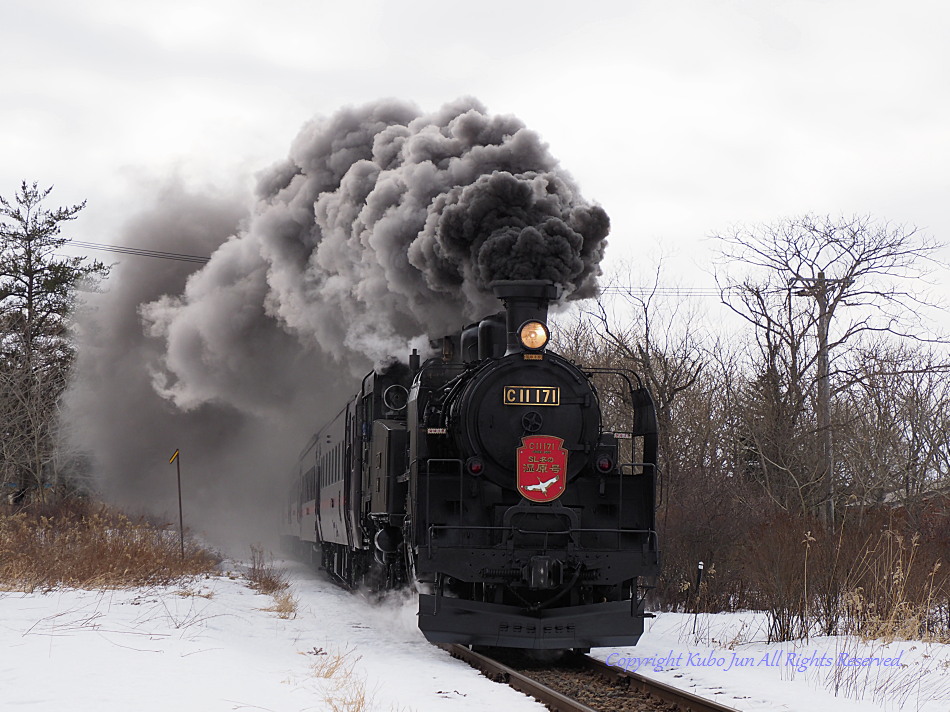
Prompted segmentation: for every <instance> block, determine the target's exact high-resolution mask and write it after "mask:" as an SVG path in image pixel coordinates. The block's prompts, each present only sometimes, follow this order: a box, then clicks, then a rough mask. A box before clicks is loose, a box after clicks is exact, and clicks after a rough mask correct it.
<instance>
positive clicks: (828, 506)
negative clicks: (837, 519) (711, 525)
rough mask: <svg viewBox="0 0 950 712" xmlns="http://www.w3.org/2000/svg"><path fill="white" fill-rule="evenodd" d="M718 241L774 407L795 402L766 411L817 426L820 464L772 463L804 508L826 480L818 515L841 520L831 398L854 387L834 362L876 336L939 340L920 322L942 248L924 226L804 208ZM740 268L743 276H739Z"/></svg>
mask: <svg viewBox="0 0 950 712" xmlns="http://www.w3.org/2000/svg"><path fill="white" fill-rule="evenodd" d="M715 238H716V239H717V240H718V242H719V250H720V257H721V267H722V269H721V270H720V273H719V275H718V276H717V279H718V280H719V284H720V289H721V293H722V297H723V302H724V303H725V304H726V305H727V306H729V307H730V308H731V309H732V310H733V311H734V312H735V313H736V314H738V315H739V316H741V317H742V318H743V319H745V320H746V321H747V322H748V323H749V324H751V325H752V327H753V329H754V331H755V334H756V339H757V343H758V347H759V354H758V363H759V368H760V371H761V373H762V374H763V378H764V379H765V382H766V386H767V387H770V388H772V391H773V393H774V394H775V395H776V397H775V398H773V399H772V401H773V404H779V403H781V404H784V405H785V406H788V407H786V408H771V409H770V415H767V417H774V418H789V417H790V416H791V417H794V418H796V419H800V422H801V423H802V425H803V426H804V427H806V428H807V425H806V423H807V422H808V421H812V422H813V423H814V437H813V440H814V444H816V445H817V451H818V459H817V463H816V464H814V465H813V464H810V463H813V462H814V460H813V458H812V457H808V456H807V450H809V449H811V450H814V448H811V447H806V448H805V452H799V453H798V455H799V456H798V458H797V462H796V461H795V460H796V458H792V457H785V458H783V459H784V460H785V462H777V461H776V462H772V463H771V464H773V465H776V466H778V467H784V468H785V474H786V476H787V477H786V480H787V481H791V482H797V483H799V484H800V485H801V492H802V497H801V498H800V499H801V503H802V505H803V506H805V507H809V506H812V505H813V504H814V500H815V499H816V488H815V484H816V481H818V482H820V488H818V490H817V492H818V494H817V499H818V500H819V501H820V502H821V506H820V507H818V509H819V513H820V514H821V516H822V518H823V520H824V521H825V523H826V524H827V525H829V526H833V523H834V500H835V487H834V485H835V464H834V462H835V461H834V450H833V426H832V422H831V410H832V398H833V391H834V390H835V388H838V389H841V388H843V387H846V385H847V384H846V383H844V382H843V377H844V375H845V373H844V372H843V371H838V370H837V367H836V363H835V361H836V359H838V357H840V356H841V355H842V354H843V353H844V352H846V351H847V349H848V348H852V347H854V346H855V345H856V344H857V343H859V342H860V341H862V340H864V339H866V337H868V336H870V335H873V334H893V335H899V336H902V337H907V338H914V339H919V340H927V339H934V340H936V337H932V336H931V335H930V334H929V333H928V330H927V329H926V327H925V326H924V324H923V322H922V320H921V314H922V313H924V312H926V311H927V308H928V307H930V306H932V303H931V301H930V300H929V299H928V297H927V295H925V294H922V293H921V291H920V287H921V286H922V285H925V284H926V283H925V281H924V280H923V278H924V277H925V276H926V275H927V274H928V273H929V271H930V269H931V268H933V267H935V266H939V265H940V263H939V261H938V260H937V257H936V254H937V251H938V250H939V249H940V248H941V247H942V246H941V245H940V244H939V243H937V242H936V241H934V240H933V239H931V238H928V237H926V236H925V235H923V234H922V233H920V232H919V231H918V230H917V229H916V228H912V227H905V226H899V225H898V226H895V225H891V224H889V223H886V222H885V223H880V222H876V221H874V220H872V219H871V218H869V217H866V216H857V217H851V218H837V219H832V218H829V217H816V216H813V215H806V216H804V217H801V218H797V219H791V220H783V221H781V222H778V223H775V224H773V225H766V226H759V227H754V228H750V229H747V228H740V229H737V230H735V231H733V232H731V233H729V234H724V235H716V236H715ZM737 270H738V271H740V272H742V273H743V276H735V272H736V271H737ZM852 375H853V374H852ZM789 408H791V411H790V410H789ZM762 432H763V433H765V434H766V437H767V438H769V439H770V440H771V442H759V443H758V449H759V452H760V453H764V451H766V450H767V449H769V448H772V449H779V448H782V447H783V443H781V442H778V441H777V440H772V438H771V436H769V435H768V430H767V429H766V430H763V431H762ZM788 445H789V444H788V443H785V446H788ZM802 445H805V443H802ZM786 454H788V453H787V447H786ZM766 459H767V458H766V457H765V456H764V455H763V460H762V462H763V463H764V462H765V461H766ZM806 494H807V496H805V495H806Z"/></svg>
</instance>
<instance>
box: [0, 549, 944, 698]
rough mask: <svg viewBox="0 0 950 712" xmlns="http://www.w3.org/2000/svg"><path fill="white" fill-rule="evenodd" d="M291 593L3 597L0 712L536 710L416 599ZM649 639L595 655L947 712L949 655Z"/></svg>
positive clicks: (742, 618)
mask: <svg viewBox="0 0 950 712" xmlns="http://www.w3.org/2000/svg"><path fill="white" fill-rule="evenodd" d="M290 580H291V584H292V592H293V595H294V596H295V597H296V599H297V602H298V604H297V613H296V617H293V618H289V619H288V618H280V617H279V616H278V614H277V613H276V612H273V611H268V610H266V609H267V608H269V607H271V606H272V605H273V599H271V598H270V597H268V596H264V595H261V594H258V593H255V592H254V591H252V590H251V589H249V588H248V587H247V586H246V585H245V582H244V581H243V579H242V577H241V576H240V575H238V574H234V575H232V576H231V577H229V576H218V577H213V578H208V579H202V580H199V581H197V582H195V583H193V584H190V585H187V586H183V587H177V588H167V589H149V590H145V589H136V590H130V591H107V592H93V591H76V590H55V591H52V592H50V593H45V594H43V593H33V594H22V593H0V650H2V653H0V709H21V708H29V709H33V710H39V711H43V712H45V711H47V710H49V711H52V710H56V711H57V712H58V711H59V710H63V709H69V710H70V712H81V711H82V710H96V711H97V712H112V711H113V710H114V711H115V712H118V711H119V710H121V711H122V712H125V711H126V710H129V709H136V710H163V711H164V710H202V711H214V710H271V711H273V712H278V711H284V710H287V711H291V710H293V711H297V710H365V711H366V712H369V710H380V711H381V712H389V711H393V712H396V711H403V710H405V711H406V712H408V711H409V710H413V711H415V712H430V711H432V710H457V711H459V712H467V711H469V710H506V711H507V710H514V711H517V710H534V711H540V710H542V709H543V708H542V707H541V706H540V705H538V704H537V703H535V702H533V701H532V700H529V699H528V698H525V697H523V696H522V695H520V694H519V693H517V692H515V691H513V690H511V689H510V688H508V687H506V686H504V685H499V684H496V683H493V682H490V681H489V680H487V679H486V678H484V677H482V676H481V675H480V674H479V673H477V672H476V671H474V670H472V669H471V668H469V667H468V666H466V665H465V664H464V663H461V662H458V661H456V660H453V659H452V658H451V657H449V656H448V655H447V654H446V653H444V652H442V651H441V650H439V649H437V648H435V647H434V646H431V645H429V644H428V643H426V641H425V640H424V638H423V637H422V635H421V634H420V633H419V631H418V629H417V628H416V626H415V605H414V603H413V602H412V601H411V600H408V599H406V598H404V599H393V600H390V601H388V602H387V603H385V604H373V603H370V602H368V601H366V600H364V599H363V598H361V597H359V596H354V595H351V594H349V593H346V592H345V591H342V590H341V589H339V588H337V587H336V586H334V585H332V584H330V583H329V582H327V581H325V580H323V579H321V578H320V577H319V576H317V575H315V574H312V573H310V572H308V571H306V570H304V569H303V568H301V567H298V566H296V565H291V571H290ZM647 625H648V632H647V634H646V635H645V636H644V638H643V640H642V642H641V645H640V646H637V647H636V648H621V649H606V648H604V649H599V650H595V651H594V653H595V655H596V656H597V657H599V658H601V659H604V660H608V661H610V662H611V663H613V664H619V665H621V666H626V667H628V668H630V669H634V668H636V667H639V668H640V672H643V673H644V674H646V675H648V676H650V677H654V678H657V679H659V680H662V681H664V682H667V683H669V684H674V685H678V686H681V687H685V688H686V689H689V690H692V691H694V692H696V693H698V694H702V695H714V696H715V697H716V699H718V700H719V701H721V702H723V703H725V704H728V705H731V706H734V707H736V708H738V709H742V710H809V711H811V710H825V709H835V710H839V709H840V710H855V711H862V712H863V711H867V712H871V711H876V710H881V709H905V710H908V709H909V710H913V709H918V708H919V709H920V710H924V711H926V712H937V711H938V710H939V711H940V712H945V711H946V710H947V709H948V706H950V702H948V700H950V646H946V645H924V644H921V643H893V644H891V645H889V646H883V645H880V644H873V643H872V644H857V643H854V642H853V641H849V640H847V639H844V638H830V639H829V638H816V639H812V640H811V641H810V642H809V643H807V644H806V643H803V642H799V643H796V644H783V645H766V644H764V643H761V642H755V641H757V640H758V641H761V640H763V639H764V629H763V626H764V619H763V618H762V617H761V616H759V615H753V614H748V615H728V616H726V615H723V616H711V617H707V618H705V619H704V618H702V617H701V618H700V619H699V621H698V629H697V634H696V635H694V634H693V633H692V626H693V618H692V617H691V616H684V615H678V614H661V615H660V616H659V617H658V618H657V619H655V620H653V621H648V623H647ZM734 654H735V655H734ZM842 654H844V655H846V657H845V658H842V657H841V656H842ZM792 656H794V657H792ZM651 657H652V660H647V661H644V658H646V659H650V658H651ZM895 657H896V658H898V664H897V665H890V666H886V667H885V666H883V665H882V666H877V665H876V664H873V663H872V664H871V665H869V666H861V667H858V666H845V665H842V664H840V663H841V662H842V661H843V660H852V659H860V658H865V659H867V658H872V659H874V658H877V659H881V660H882V661H883V660H886V659H887V658H891V659H892V660H893V659H894V658H895ZM793 661H794V662H796V663H798V664H797V665H791V664H789V663H790V662H793ZM826 661H830V663H827V662H826ZM644 662H646V664H644ZM836 690H837V695H836V694H835V692H836ZM849 696H850V697H851V698H854V697H858V698H860V699H859V700H857V701H855V700H854V699H849ZM361 699H362V701H363V702H362V704H363V706H362V707H361V706H360V704H361Z"/></svg>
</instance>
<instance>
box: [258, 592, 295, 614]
mask: <svg viewBox="0 0 950 712" xmlns="http://www.w3.org/2000/svg"><path fill="white" fill-rule="evenodd" d="M273 596H274V605H272V606H268V607H267V608H263V609H261V610H264V611H267V612H268V613H276V614H277V617H278V618H283V619H284V620H289V619H291V618H296V617H297V598H296V597H295V596H294V595H293V594H292V593H291V592H290V591H279V592H277V593H275V594H273Z"/></svg>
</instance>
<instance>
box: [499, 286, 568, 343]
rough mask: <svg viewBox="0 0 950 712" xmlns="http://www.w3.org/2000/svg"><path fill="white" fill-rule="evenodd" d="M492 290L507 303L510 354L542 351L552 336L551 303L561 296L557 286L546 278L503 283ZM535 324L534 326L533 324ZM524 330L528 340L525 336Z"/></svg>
mask: <svg viewBox="0 0 950 712" xmlns="http://www.w3.org/2000/svg"><path fill="white" fill-rule="evenodd" d="M489 286H491V288H492V291H493V292H494V293H495V296H496V297H498V298H499V299H501V300H502V301H503V302H504V304H505V311H506V313H507V319H506V329H507V332H508V351H507V353H506V355H508V354H513V353H521V352H523V351H535V352H538V351H541V350H542V349H544V347H545V346H547V343H548V338H549V336H550V334H549V332H548V328H547V320H548V304H549V303H550V302H551V301H552V300H555V299H557V298H558V297H559V296H560V290H559V289H558V287H557V285H555V284H552V283H551V282H548V281H547V280H543V279H522V280H514V279H511V280H508V279H506V280H499V281H497V282H492V283H491V285H489ZM532 322H534V323H532ZM522 331H524V332H525V333H524V337H522Z"/></svg>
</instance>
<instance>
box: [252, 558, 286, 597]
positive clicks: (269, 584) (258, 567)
mask: <svg viewBox="0 0 950 712" xmlns="http://www.w3.org/2000/svg"><path fill="white" fill-rule="evenodd" d="M244 576H245V578H246V579H247V580H248V581H250V584H251V588H253V589H254V590H255V591H259V592H260V593H263V594H265V595H268V596H273V595H274V594H276V593H280V592H281V591H284V590H286V589H287V587H288V586H289V585H290V584H288V583H287V577H286V575H285V574H284V572H283V571H281V570H280V569H277V568H274V564H273V562H269V561H268V560H267V557H266V556H265V555H264V550H263V549H262V548H261V547H259V546H252V547H251V565H250V566H249V567H248V569H247V573H246V574H244Z"/></svg>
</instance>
